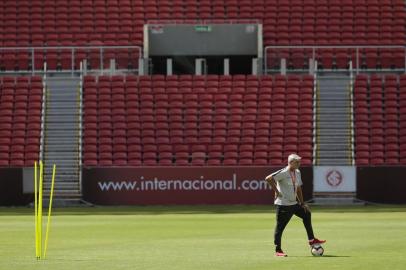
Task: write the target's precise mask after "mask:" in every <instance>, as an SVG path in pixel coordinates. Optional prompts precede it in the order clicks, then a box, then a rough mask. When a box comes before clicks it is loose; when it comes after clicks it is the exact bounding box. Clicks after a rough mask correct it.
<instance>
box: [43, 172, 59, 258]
mask: <svg viewBox="0 0 406 270" xmlns="http://www.w3.org/2000/svg"><path fill="white" fill-rule="evenodd" d="M55 173H56V165H55V164H54V167H53V170H52V182H51V192H50V195H49V207H48V222H47V228H46V233H45V247H44V259H45V257H46V254H47V247H48V235H49V227H50V226H51V211H52V198H53V196H54V183H55Z"/></svg>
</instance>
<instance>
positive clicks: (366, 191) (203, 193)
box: [0, 167, 406, 206]
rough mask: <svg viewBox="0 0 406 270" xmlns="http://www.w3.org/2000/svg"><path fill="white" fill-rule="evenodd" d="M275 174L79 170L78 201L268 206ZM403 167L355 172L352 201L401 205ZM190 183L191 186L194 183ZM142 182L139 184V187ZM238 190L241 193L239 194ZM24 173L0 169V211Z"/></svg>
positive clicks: (306, 175)
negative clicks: (80, 193) (268, 182)
mask: <svg viewBox="0 0 406 270" xmlns="http://www.w3.org/2000/svg"><path fill="white" fill-rule="evenodd" d="M275 169H277V168H269V167H167V168H163V167H160V168H154V167H140V168H135V167H133V168H122V167H121V168H118V167H116V168H85V169H83V198H84V199H85V200H87V201H89V202H92V203H95V204H103V205H125V204H127V205H131V204H133V205H143V204H272V203H273V194H272V192H271V191H270V190H269V188H266V185H264V183H262V181H263V179H264V177H265V176H266V175H267V174H269V173H270V172H272V171H274V170H275ZM301 171H302V178H303V182H304V186H303V191H304V197H305V199H306V200H308V199H311V198H312V192H313V168H312V167H304V168H302V169H301ZM405 174H406V167H359V168H357V198H358V199H361V200H366V201H370V202H375V203H393V204H404V203H406V195H405V190H406V181H405ZM194 181H195V182H194ZM141 182H143V184H141ZM238 188H240V189H238ZM32 201H33V195H32V194H24V192H23V169H22V168H2V169H0V205H1V206H15V205H27V204H29V203H31V202H32Z"/></svg>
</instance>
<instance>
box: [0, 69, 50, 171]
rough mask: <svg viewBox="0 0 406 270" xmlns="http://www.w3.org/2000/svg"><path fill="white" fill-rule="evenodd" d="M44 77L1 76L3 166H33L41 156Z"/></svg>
mask: <svg viewBox="0 0 406 270" xmlns="http://www.w3.org/2000/svg"><path fill="white" fill-rule="evenodd" d="M42 88H43V86H42V80H41V77H35V76H34V77H1V78H0V98H1V99H0V166H1V167H8V166H11V167H20V166H33V165H34V161H35V160H38V159H39V152H40V135H41V109H42Z"/></svg>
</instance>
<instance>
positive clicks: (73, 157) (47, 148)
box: [43, 77, 81, 206]
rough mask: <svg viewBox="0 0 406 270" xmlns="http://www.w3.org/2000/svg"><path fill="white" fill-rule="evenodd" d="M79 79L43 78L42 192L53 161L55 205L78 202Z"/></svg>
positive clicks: (50, 173)
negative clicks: (44, 104)
mask: <svg viewBox="0 0 406 270" xmlns="http://www.w3.org/2000/svg"><path fill="white" fill-rule="evenodd" d="M79 81H80V79H79V78H78V77H49V78H47V80H46V84H47V95H46V100H47V101H46V110H45V126H44V127H45V128H44V134H45V140H44V157H43V160H44V162H45V169H44V177H45V178H44V179H45V181H44V194H46V195H48V194H49V190H50V188H51V178H52V166H53V164H56V167H57V169H56V178H55V188H54V202H55V205H59V206H66V205H72V204H73V205H74V204H78V203H80V199H81V191H80V186H79V169H80V168H79V163H78V160H79V117H78V112H79V102H78V101H79V100H78V95H79V91H78V89H79Z"/></svg>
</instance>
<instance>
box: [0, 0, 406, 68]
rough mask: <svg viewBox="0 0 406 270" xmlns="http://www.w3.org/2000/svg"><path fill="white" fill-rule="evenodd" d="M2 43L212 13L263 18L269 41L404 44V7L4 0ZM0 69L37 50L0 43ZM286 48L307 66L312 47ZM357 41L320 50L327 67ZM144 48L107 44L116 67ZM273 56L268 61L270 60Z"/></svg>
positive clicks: (137, 32) (90, 55)
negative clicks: (345, 47) (341, 47)
mask: <svg viewBox="0 0 406 270" xmlns="http://www.w3.org/2000/svg"><path fill="white" fill-rule="evenodd" d="M0 17H1V18H2V19H1V20H0V47H4V48H6V47H7V48H13V47H55V46H87V45H91V46H101V45H103V46H118V45H120V46H134V45H136V46H142V45H143V25H144V24H146V23H150V22H157V21H158V22H164V21H167V22H168V21H172V22H174V21H176V22H177V23H196V22H197V21H202V20H203V21H208V22H211V23H221V22H223V23H224V22H229V23H230V22H231V23H232V22H244V21H245V22H247V21H251V22H258V23H262V24H263V35H264V46H269V45H295V46H298V45H311V46H314V45H329V46H338V45H340V46H342V45H346V46H362V45H369V46H379V45H405V40H406V28H405V27H406V12H405V2H404V1H403V0H385V1H376V0H375V1H365V0H345V1H336V0H323V1H315V0H290V1H277V0H254V1H247V0H243V1H236V0H204V1H197V0H176V1H168V0H145V1H143V0H135V1H130V0H121V1H117V0H108V1H104V0H95V1H92V0H69V1H62V2H61V1H59V2H55V1H47V0H33V1H26V0H23V1H18V2H17V1H14V2H13V1H2V2H0ZM0 52H1V53H0V69H2V70H27V69H29V67H30V66H31V65H32V61H31V60H30V57H31V50H22V49H19V50H15V49H4V50H1V51H0ZM75 53H76V54H77V55H76V57H75V61H74V62H75V64H74V65H75V67H76V68H78V64H79V62H80V60H82V59H87V60H88V62H89V65H90V66H89V67H90V68H93V69H97V68H100V61H99V60H98V57H99V55H100V53H99V51H98V50H97V49H92V50H90V49H89V50H86V49H83V50H79V51H76V52H75ZM359 53H360V58H361V66H362V67H365V68H376V67H383V68H403V67H404V61H402V59H404V56H405V50H404V49H402V48H400V49H384V48H382V49H376V48H375V49H374V48H364V49H362V50H361V51H360V52H359ZM277 54H278V58H280V56H281V55H280V54H282V55H283V54H288V57H287V58H289V59H290V60H289V63H290V65H291V66H292V67H294V68H302V67H306V65H307V63H306V61H305V60H306V59H308V58H309V57H310V56H311V54H312V51H311V50H308V49H297V50H294V51H278V52H277ZM354 54H355V50H354V49H323V50H319V51H318V52H317V58H318V59H319V62H320V63H321V64H322V66H323V67H324V68H330V67H332V66H333V64H334V66H335V67H337V68H341V67H346V66H347V64H348V60H349V59H354V57H355V56H354ZM139 55H140V52H139V51H138V50H130V49H109V50H108V51H106V52H105V55H104V58H105V59H104V60H103V62H105V63H104V66H107V65H108V61H109V59H111V58H114V59H116V62H117V65H118V68H134V67H136V66H137V63H136V61H134V59H137V58H138V56H139ZM34 58H35V59H34V65H35V67H36V68H41V66H42V63H43V61H44V60H45V61H47V63H48V65H49V69H52V70H53V69H69V68H71V62H72V58H71V51H70V50H68V49H46V50H45V51H42V52H41V51H40V52H36V55H35V57H34ZM272 58H274V57H272V56H270V59H269V61H268V62H269V63H270V65H271V67H273V66H274V64H272V61H273V60H272Z"/></svg>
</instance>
